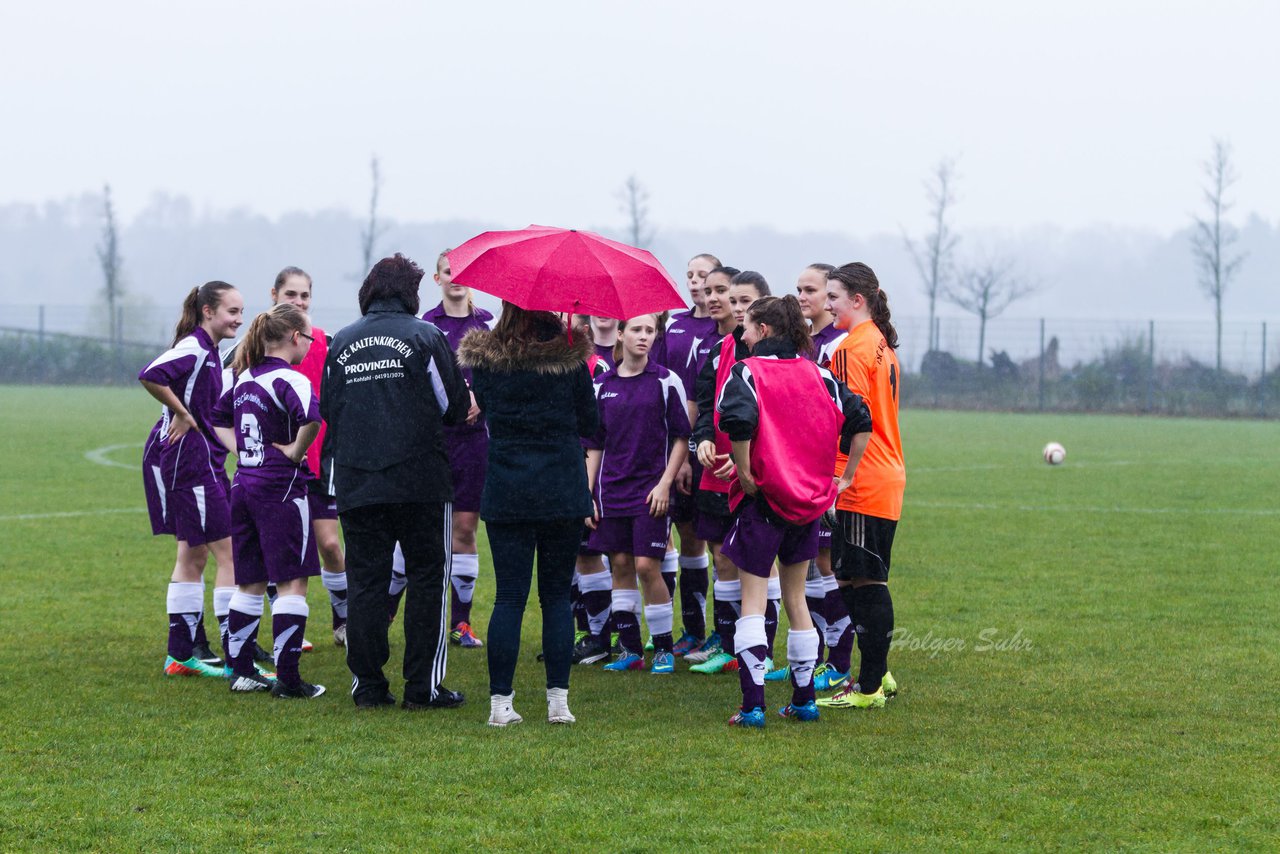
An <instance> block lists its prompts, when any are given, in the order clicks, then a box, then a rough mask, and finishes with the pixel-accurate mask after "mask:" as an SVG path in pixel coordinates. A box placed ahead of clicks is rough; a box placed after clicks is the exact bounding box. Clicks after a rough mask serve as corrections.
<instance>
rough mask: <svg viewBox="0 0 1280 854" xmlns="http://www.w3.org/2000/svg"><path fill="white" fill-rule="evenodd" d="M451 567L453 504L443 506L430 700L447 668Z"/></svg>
mask: <svg viewBox="0 0 1280 854" xmlns="http://www.w3.org/2000/svg"><path fill="white" fill-rule="evenodd" d="M452 566H453V502H452V501H449V502H446V503H445V505H444V572H443V573H442V574H443V575H444V583H443V585H442V586H441V590H440V635H439V637H438V638H437V639H436V652H435V657H434V659H433V660H432V662H431V699H433V700H434V699H435V698H436V694H437V693H438V692H439V690H440V685H441V684H442V683H443V682H444V676H445V672H446V671H447V670H448V668H449V629H448V623H449V587H450V585H451V584H452V581H451V580H450V578H449V574H450V573H451V572H452Z"/></svg>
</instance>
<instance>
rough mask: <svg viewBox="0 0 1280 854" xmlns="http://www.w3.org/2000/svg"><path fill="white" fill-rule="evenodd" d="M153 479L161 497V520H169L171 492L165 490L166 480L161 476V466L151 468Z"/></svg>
mask: <svg viewBox="0 0 1280 854" xmlns="http://www.w3.org/2000/svg"><path fill="white" fill-rule="evenodd" d="M151 479H152V480H154V481H155V482H156V492H157V493H158V494H159V496H160V518H161V519H164V520H165V521H166V522H167V521H168V520H169V492H168V490H166V489H165V488H164V478H163V477H161V476H160V466H152V467H151Z"/></svg>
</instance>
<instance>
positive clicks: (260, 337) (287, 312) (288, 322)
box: [231, 302, 308, 377]
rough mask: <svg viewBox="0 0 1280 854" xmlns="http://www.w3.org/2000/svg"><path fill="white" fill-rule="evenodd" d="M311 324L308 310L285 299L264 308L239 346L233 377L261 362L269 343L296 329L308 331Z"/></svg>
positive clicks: (279, 341) (281, 338) (283, 337)
mask: <svg viewBox="0 0 1280 854" xmlns="http://www.w3.org/2000/svg"><path fill="white" fill-rule="evenodd" d="M307 326H308V323H307V314H306V312H304V311H303V310H302V309H300V308H298V307H297V306H296V305H291V304H289V303H284V302H282V303H279V304H277V305H274V306H272V307H271V310H270V311H264V312H263V313H262V314H260V315H258V316H257V317H255V318H254V319H253V323H250V324H249V331H248V332H246V333H245V334H244V340H243V341H241V342H240V346H239V347H236V355H235V359H234V360H233V361H232V362H231V374H232V376H237V377H238V376H240V374H242V373H244V372H245V371H247V370H249V369H250V368H256V367H257V366H258V365H261V364H262V360H263V359H265V358H266V353H267V347H268V346H269V345H271V344H279V343H281V342H282V341H284V340H285V339H287V338H288V337H289V336H290V335H292V334H293V333H295V332H305V331H306V330H307Z"/></svg>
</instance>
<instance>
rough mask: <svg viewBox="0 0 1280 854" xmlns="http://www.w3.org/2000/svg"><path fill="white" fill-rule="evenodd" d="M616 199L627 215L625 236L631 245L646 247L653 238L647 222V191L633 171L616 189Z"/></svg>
mask: <svg viewBox="0 0 1280 854" xmlns="http://www.w3.org/2000/svg"><path fill="white" fill-rule="evenodd" d="M618 201H619V203H620V208H621V210H622V212H623V213H625V214H626V215H627V221H628V224H627V237H628V239H629V242H630V243H631V245H632V246H636V247H639V248H641V249H646V248H648V245H649V242H650V241H652V240H653V228H652V226H651V225H650V224H649V191H648V190H646V189H645V188H644V185H643V184H641V183H640V179H638V178H637V177H636V176H635V173H634V172H633V173H632V174H631V175H630V176H628V177H627V181H626V183H625V184H623V185H622V189H620V190H619V191H618Z"/></svg>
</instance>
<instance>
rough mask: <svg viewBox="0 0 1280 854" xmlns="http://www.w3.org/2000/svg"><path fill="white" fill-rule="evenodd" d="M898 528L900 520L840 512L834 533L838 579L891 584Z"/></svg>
mask: <svg viewBox="0 0 1280 854" xmlns="http://www.w3.org/2000/svg"><path fill="white" fill-rule="evenodd" d="M897 529H898V522H897V520H896V519H881V518H880V517H879V516H866V515H864V514H862V513H854V512H853V511H851V510H837V511H836V526H835V528H834V529H833V530H832V532H831V569H832V571H833V572H834V573H835V576H836V578H839V579H840V580H842V581H853V580H855V579H860V578H865V579H869V580H871V581H888V580H889V558H890V553H891V552H892V551H893V535H894V533H895V532H896V531H897Z"/></svg>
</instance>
